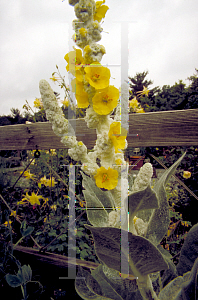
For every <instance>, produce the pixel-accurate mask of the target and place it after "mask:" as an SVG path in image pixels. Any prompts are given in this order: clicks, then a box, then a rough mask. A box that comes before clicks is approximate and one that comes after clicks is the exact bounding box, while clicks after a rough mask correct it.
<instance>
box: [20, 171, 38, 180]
mask: <svg viewBox="0 0 198 300" xmlns="http://www.w3.org/2000/svg"><path fill="white" fill-rule="evenodd" d="M22 173H23V172H20V174H22ZM23 176H25V177H26V178H28V179H34V177H35V176H34V175H33V174H31V173H30V170H26V171H25V172H24V173H23Z"/></svg>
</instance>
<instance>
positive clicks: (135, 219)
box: [133, 216, 138, 224]
mask: <svg viewBox="0 0 198 300" xmlns="http://www.w3.org/2000/svg"><path fill="white" fill-rule="evenodd" d="M137 219H138V218H137V217H136V216H135V217H134V218H133V223H134V224H135V222H136V221H137Z"/></svg>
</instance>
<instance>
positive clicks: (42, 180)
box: [40, 175, 48, 185]
mask: <svg viewBox="0 0 198 300" xmlns="http://www.w3.org/2000/svg"><path fill="white" fill-rule="evenodd" d="M47 180H48V179H47V178H46V176H45V175H44V177H42V178H41V179H40V183H41V184H44V185H45V184H46V183H47Z"/></svg>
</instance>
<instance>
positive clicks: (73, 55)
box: [64, 47, 84, 76]
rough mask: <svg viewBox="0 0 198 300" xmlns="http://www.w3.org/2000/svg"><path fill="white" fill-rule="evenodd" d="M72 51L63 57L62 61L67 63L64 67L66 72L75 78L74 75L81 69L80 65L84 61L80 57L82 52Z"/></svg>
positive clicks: (78, 50)
mask: <svg viewBox="0 0 198 300" xmlns="http://www.w3.org/2000/svg"><path fill="white" fill-rule="evenodd" d="M73 48H74V51H70V52H69V53H67V54H66V55H65V56H64V59H65V60H66V62H67V63H68V65H67V66H66V70H67V72H70V73H72V74H73V75H74V76H75V73H76V71H77V70H79V69H80V68H81V67H82V64H84V59H83V57H82V51H81V50H80V49H75V47H73Z"/></svg>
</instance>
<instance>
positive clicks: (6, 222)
mask: <svg viewBox="0 0 198 300" xmlns="http://www.w3.org/2000/svg"><path fill="white" fill-rule="evenodd" d="M3 224H4V225H5V226H6V227H7V226H8V221H5V223H3ZM9 224H10V225H11V224H12V221H11V220H9Z"/></svg>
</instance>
